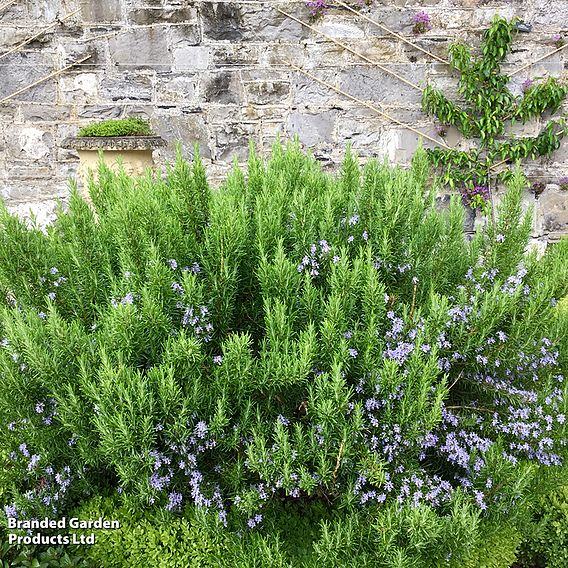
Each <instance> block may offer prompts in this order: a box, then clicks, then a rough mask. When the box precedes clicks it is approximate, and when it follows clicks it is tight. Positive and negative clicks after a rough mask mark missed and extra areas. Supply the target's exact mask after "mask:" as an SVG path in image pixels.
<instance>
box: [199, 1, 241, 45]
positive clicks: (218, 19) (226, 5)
mask: <svg viewBox="0 0 568 568" xmlns="http://www.w3.org/2000/svg"><path fill="white" fill-rule="evenodd" d="M200 15H201V24H202V26H203V35H204V36H205V37H206V38H208V39H213V40H216V41H220V40H221V41H222V40H228V41H240V40H241V39H242V38H243V36H244V30H243V29H242V24H243V20H242V13H241V6H240V5H239V4H237V3H233V2H206V3H202V4H201V9H200Z"/></svg>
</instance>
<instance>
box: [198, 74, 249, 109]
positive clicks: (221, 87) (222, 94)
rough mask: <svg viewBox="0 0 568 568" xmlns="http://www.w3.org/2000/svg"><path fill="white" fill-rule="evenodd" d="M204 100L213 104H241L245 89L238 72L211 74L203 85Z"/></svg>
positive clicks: (204, 79)
mask: <svg viewBox="0 0 568 568" xmlns="http://www.w3.org/2000/svg"><path fill="white" fill-rule="evenodd" d="M201 89H202V94H201V97H202V99H203V100H204V101H205V102H207V103H213V104H223V105H228V104H241V103H242V100H243V88H242V84H241V81H240V77H239V75H238V73H236V72H230V71H220V72H218V73H209V74H208V75H206V76H204V77H203V80H202V83H201Z"/></svg>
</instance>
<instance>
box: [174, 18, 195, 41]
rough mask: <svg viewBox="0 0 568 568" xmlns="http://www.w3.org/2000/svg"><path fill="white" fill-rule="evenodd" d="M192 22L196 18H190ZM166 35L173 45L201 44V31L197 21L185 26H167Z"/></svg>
mask: <svg viewBox="0 0 568 568" xmlns="http://www.w3.org/2000/svg"><path fill="white" fill-rule="evenodd" d="M191 19H192V21H193V20H196V18H191ZM168 33H169V35H170V41H171V43H172V44H173V45H176V44H184V45H198V44H200V43H201V29H200V27H199V23H198V21H195V22H194V23H191V24H187V25H185V26H169V28H168Z"/></svg>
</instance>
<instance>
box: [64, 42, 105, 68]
mask: <svg viewBox="0 0 568 568" xmlns="http://www.w3.org/2000/svg"><path fill="white" fill-rule="evenodd" d="M57 51H58V55H59V57H60V60H61V66H62V67H66V66H67V65H71V64H73V63H75V62H76V61H79V60H80V59H83V58H84V57H87V56H90V57H89V59H87V60H86V61H85V62H83V63H82V64H81V69H82V70H84V71H92V70H96V69H100V68H101V66H106V65H108V59H107V53H106V44H105V43H104V42H102V41H90V42H88V43H85V42H84V41H83V42H81V41H78V42H76V41H71V42H65V43H61V44H60V45H59V46H58V48H57Z"/></svg>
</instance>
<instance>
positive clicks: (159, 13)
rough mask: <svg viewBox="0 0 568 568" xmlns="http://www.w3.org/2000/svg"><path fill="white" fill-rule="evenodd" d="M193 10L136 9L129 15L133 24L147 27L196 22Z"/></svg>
mask: <svg viewBox="0 0 568 568" xmlns="http://www.w3.org/2000/svg"><path fill="white" fill-rule="evenodd" d="M195 17H196V13H195V11H194V10H193V9H192V8H171V7H168V8H135V9H134V10H131V11H130V12H129V13H128V20H129V21H130V22H132V23H133V24H137V25H141V26H145V25H149V24H157V23H171V24H177V23H182V22H191V21H192V20H195Z"/></svg>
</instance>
